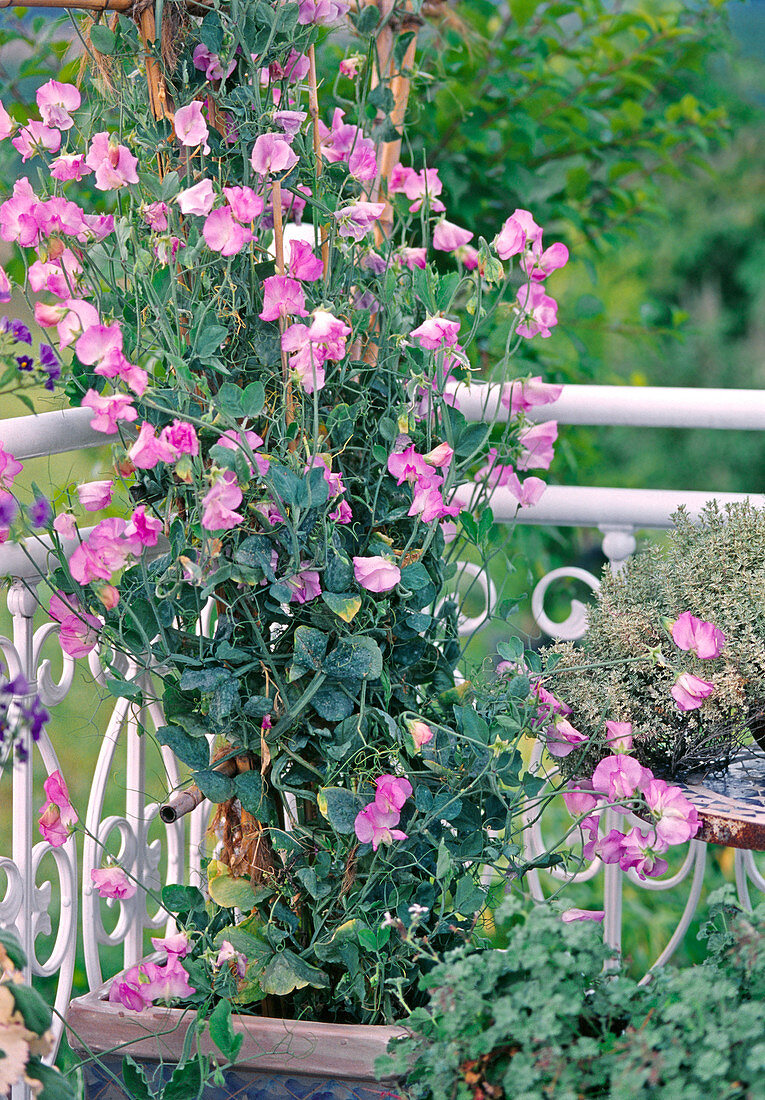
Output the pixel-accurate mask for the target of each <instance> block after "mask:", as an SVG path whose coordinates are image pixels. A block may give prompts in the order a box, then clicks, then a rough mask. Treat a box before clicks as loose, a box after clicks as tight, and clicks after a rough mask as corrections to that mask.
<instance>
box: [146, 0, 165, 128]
mask: <svg viewBox="0 0 765 1100" xmlns="http://www.w3.org/2000/svg"><path fill="white" fill-rule="evenodd" d="M138 33H139V35H140V36H141V43H142V45H143V48H144V59H145V63H146V84H147V86H148V89H149V104H150V105H151V110H152V114H153V115H154V117H155V118H156V119H161V118H169V119H170V120H171V121H172V118H173V110H172V105H170V103H169V97H168V94H167V86H166V84H165V78H164V77H163V75H162V70H161V68H160V67H159V64H158V63H157V59H156V58H155V57H153V56H152V54H151V47H152V46H153V45H154V43H155V41H156V38H157V26H156V23H155V22H154V7H153V6H150V7H146V8H144V9H143V11H142V12H141V13H140V15H139V16H138Z"/></svg>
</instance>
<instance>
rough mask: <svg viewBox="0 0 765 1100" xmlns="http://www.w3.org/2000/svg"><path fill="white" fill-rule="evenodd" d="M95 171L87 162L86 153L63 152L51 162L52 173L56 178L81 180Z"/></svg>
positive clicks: (63, 180)
mask: <svg viewBox="0 0 765 1100" xmlns="http://www.w3.org/2000/svg"><path fill="white" fill-rule="evenodd" d="M92 171H93V169H92V168H89V167H88V165H87V164H86V163H85V154H84V153H62V154H61V155H60V156H58V157H56V159H55V160H52V161H51V163H50V174H51V176H52V178H53V179H54V180H61V181H62V182H66V181H67V180H77V181H79V180H81V179H82V178H83V177H84V176H89V175H90V173H91V172H92Z"/></svg>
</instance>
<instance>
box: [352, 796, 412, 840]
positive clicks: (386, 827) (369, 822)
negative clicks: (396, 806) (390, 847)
mask: <svg viewBox="0 0 765 1100" xmlns="http://www.w3.org/2000/svg"><path fill="white" fill-rule="evenodd" d="M399 820H400V817H399V814H398V813H395V812H394V813H387V814H386V813H383V812H382V811H381V810H380V809H379V807H378V806H377V803H376V802H370V803H369V805H368V806H367V807H366V808H365V809H363V810H361V811H360V813H358V814H357V815H356V820H355V821H354V823H353V828H354V830H355V832H356V837H357V838H358V840H359V841H360V842H361V843H362V844H370V843H371V845H372V848H373V850H374V851H375V852H376V851H377V849H378V848H379V847H380V845H381V844H392V843H393V841H394V840H406V839H407V835H406V833H403V832H402V831H401V830H400V829H396V828H394V826H395V825H398V823H399Z"/></svg>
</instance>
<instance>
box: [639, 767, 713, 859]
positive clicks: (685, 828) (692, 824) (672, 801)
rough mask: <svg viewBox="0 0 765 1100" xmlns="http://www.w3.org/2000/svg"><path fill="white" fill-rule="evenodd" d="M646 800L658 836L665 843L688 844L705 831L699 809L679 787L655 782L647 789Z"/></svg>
mask: <svg viewBox="0 0 765 1100" xmlns="http://www.w3.org/2000/svg"><path fill="white" fill-rule="evenodd" d="M643 797H644V798H645V800H646V802H647V803H648V808H649V810H650V811H651V813H652V815H653V818H654V829H655V830H656V835H657V837H658V838H659V839H660V840H661V841H663V842H664V843H665V844H684V843H685V841H686V840H691V839H692V837H694V836H695V835H696V833H697V832H698V831H699V829H700V828H701V818H700V817H699V815H698V813H697V811H696V807H695V806H694V805H693V804H692V803H691V802H689V801H688V799H687V798H686V797H685V795H684V794H683V792H682V791H681V790H680V788H679V787H671V786H669V784H668V783H665V782H664V780H663V779H652V780H650V782H649V783H647V784H646V785H645V786H644V787H643Z"/></svg>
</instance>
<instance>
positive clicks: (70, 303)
mask: <svg viewBox="0 0 765 1100" xmlns="http://www.w3.org/2000/svg"><path fill="white" fill-rule="evenodd" d="M38 305H41V303H39V302H38V303H35V320H36V321H37V323H38V324H41V325H42V324H45V322H44V321H43V320H42V318H41V317H40V316H39V315H38V312H37V306H38ZM55 308H56V309H58V310H61V311H62V312H61V314H60V317H59V319H58V320H55V319H51V320H49V322H48V323H49V324H52V325H55V326H56V331H57V332H58V342H59V346H60V347H62V348H68V347H69V345H70V344H72V343H74V341H75V340H76V339H77V337H78V336H79V335H80V333H82V332H85V331H87V329H89V328H91V327H93V326H94V325H98V323H99V318H98V310H97V309H96V308H95V306H93V305H91V304H90V302H86V301H84V300H83V299H82V298H67V299H66V300H65V301H64V303H63V306H56V307H55Z"/></svg>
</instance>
